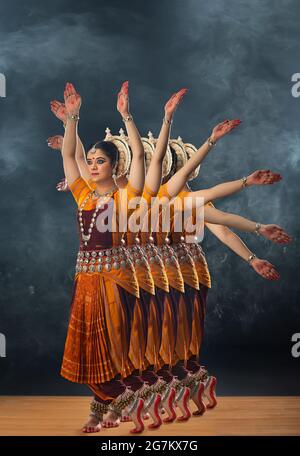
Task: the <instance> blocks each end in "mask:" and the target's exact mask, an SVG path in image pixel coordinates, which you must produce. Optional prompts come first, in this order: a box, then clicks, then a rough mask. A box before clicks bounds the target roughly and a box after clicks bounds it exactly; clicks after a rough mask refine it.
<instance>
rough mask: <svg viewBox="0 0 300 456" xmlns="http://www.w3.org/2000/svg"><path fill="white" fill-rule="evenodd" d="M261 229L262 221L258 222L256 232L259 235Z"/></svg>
mask: <svg viewBox="0 0 300 456" xmlns="http://www.w3.org/2000/svg"><path fill="white" fill-rule="evenodd" d="M260 229H261V223H256V224H255V230H254V233H255V234H257V236H259V230H260Z"/></svg>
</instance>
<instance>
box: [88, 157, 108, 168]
mask: <svg viewBox="0 0 300 456" xmlns="http://www.w3.org/2000/svg"><path fill="white" fill-rule="evenodd" d="M105 162H106V160H105V159H104V158H97V159H96V163H97V165H103V163H105ZM87 164H88V165H90V166H91V165H92V164H93V160H89V159H87Z"/></svg>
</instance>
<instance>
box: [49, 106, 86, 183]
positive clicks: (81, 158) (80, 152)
mask: <svg viewBox="0 0 300 456" xmlns="http://www.w3.org/2000/svg"><path fill="white" fill-rule="evenodd" d="M50 107H51V111H52V112H53V114H54V115H55V116H56V117H57V118H58V119H59V120H61V121H62V123H63V125H64V127H65V125H66V122H67V110H66V106H65V104H64V103H61V102H60V101H57V100H53V101H51V102H50ZM75 158H76V162H77V165H78V168H79V170H80V174H81V176H82V177H83V179H85V180H86V181H88V180H89V179H90V177H91V176H90V172H89V169H88V166H87V163H86V156H85V150H84V146H83V144H82V141H81V139H80V137H79V135H78V132H77V141H76V152H75Z"/></svg>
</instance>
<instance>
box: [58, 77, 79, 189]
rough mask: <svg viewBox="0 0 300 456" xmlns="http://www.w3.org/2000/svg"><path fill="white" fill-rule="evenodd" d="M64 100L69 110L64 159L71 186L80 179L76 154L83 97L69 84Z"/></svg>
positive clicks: (63, 147)
mask: <svg viewBox="0 0 300 456" xmlns="http://www.w3.org/2000/svg"><path fill="white" fill-rule="evenodd" d="M64 99H65V105H66V110H67V122H66V128H65V134H64V139H63V144H62V157H63V166H64V171H65V176H66V179H67V181H68V184H69V185H71V184H72V183H73V182H74V181H75V180H76V179H78V178H79V177H80V170H79V168H78V165H77V162H76V158H75V153H76V140H77V124H78V119H79V111H80V106H81V97H80V95H79V94H78V93H77V92H76V90H75V88H74V86H73V85H72V84H70V83H67V84H66V88H65V91H64Z"/></svg>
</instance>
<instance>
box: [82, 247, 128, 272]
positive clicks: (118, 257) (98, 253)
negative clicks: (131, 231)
mask: <svg viewBox="0 0 300 456" xmlns="http://www.w3.org/2000/svg"><path fill="white" fill-rule="evenodd" d="M120 268H123V269H125V268H133V263H132V261H131V259H130V256H129V254H128V252H127V250H126V249H125V248H124V247H116V248H111V249H105V250H92V251H80V252H78V254H77V263H76V268H75V271H76V273H77V272H101V271H103V270H104V271H108V272H109V271H111V270H112V269H115V270H117V269H120Z"/></svg>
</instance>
